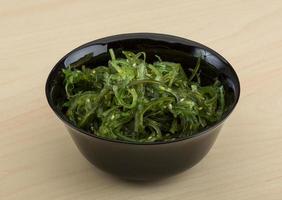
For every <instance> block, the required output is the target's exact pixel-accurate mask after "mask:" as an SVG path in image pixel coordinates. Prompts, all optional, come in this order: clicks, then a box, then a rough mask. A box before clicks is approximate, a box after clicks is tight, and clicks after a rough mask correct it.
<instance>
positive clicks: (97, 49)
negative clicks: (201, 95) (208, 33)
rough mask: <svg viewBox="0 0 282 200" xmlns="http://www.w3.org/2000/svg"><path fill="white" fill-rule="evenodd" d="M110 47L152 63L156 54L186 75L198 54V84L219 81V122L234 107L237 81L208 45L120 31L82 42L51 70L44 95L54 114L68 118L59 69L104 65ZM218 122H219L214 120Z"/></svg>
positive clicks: (222, 59)
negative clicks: (222, 93)
mask: <svg viewBox="0 0 282 200" xmlns="http://www.w3.org/2000/svg"><path fill="white" fill-rule="evenodd" d="M110 48H113V49H114V50H115V54H116V56H117V57H119V56H122V51H123V50H129V51H133V52H140V51H144V52H146V61H147V62H149V63H150V62H154V61H156V60H157V58H156V56H155V55H158V56H160V57H161V58H162V60H164V61H171V62H177V63H181V65H182V67H183V69H184V71H185V72H186V73H187V75H188V76H189V74H190V73H191V72H190V71H189V69H191V68H194V67H195V65H196V61H197V57H199V56H201V57H202V62H201V81H202V84H204V85H205V84H210V83H213V82H214V80H215V79H218V80H220V81H221V82H222V84H223V86H224V88H225V91H226V96H225V98H226V99H225V101H226V105H227V109H226V111H225V113H224V115H223V117H222V121H223V120H224V119H225V118H226V117H227V116H228V115H229V114H230V113H231V111H232V110H233V108H234V107H235V105H236V103H237V101H238V99H239V93H240V85H239V80H238V77H237V75H236V73H235V72H234V70H233V68H232V67H231V65H230V64H229V63H228V62H227V61H226V60H225V59H224V58H223V57H222V56H220V55H219V54H218V53H216V52H215V51H213V50H211V49H210V48H208V47H206V46H204V45H202V44H199V43H196V42H193V41H190V40H187V39H183V38H179V37H175V36H169V35H162V34H150V33H139V34H123V35H117V36H111V37H106V38H102V39H99V40H96V41H93V42H90V43H87V44H85V45H82V46H80V47H78V48H76V49H74V50H73V51H71V52H70V53H68V54H67V55H66V56H64V57H63V58H62V59H61V60H60V61H59V62H58V63H57V64H56V65H55V67H54V68H53V70H52V71H51V73H50V75H49V77H48V80H47V84H46V95H47V99H48V102H49V104H50V106H51V107H52V109H53V110H54V111H55V113H56V114H57V115H59V117H60V118H61V119H63V120H64V121H67V122H69V121H68V119H67V118H66V117H65V115H64V112H65V111H64V110H63V109H62V106H61V105H62V102H64V101H65V100H66V95H65V91H64V86H63V76H62V73H61V70H62V68H66V67H67V66H69V65H70V64H73V63H76V62H79V61H80V60H81V59H84V60H87V62H86V63H85V66H86V67H90V68H93V67H95V66H101V65H105V66H107V64H108V60H109V59H110V56H109V54H108V50H109V49H110ZM217 123H219V122H217Z"/></svg>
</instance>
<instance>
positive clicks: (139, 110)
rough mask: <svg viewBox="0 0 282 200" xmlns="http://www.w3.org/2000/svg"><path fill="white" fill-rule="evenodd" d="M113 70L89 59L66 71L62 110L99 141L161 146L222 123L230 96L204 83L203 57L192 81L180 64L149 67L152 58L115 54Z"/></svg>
mask: <svg viewBox="0 0 282 200" xmlns="http://www.w3.org/2000/svg"><path fill="white" fill-rule="evenodd" d="M108 53H109V54H110V59H109V61H108V66H88V67H86V66H85V63H86V62H87V61H88V60H89V59H91V55H90V54H89V55H86V56H84V57H83V58H81V59H79V60H78V61H76V62H74V63H71V64H70V65H69V66H68V67H67V68H65V69H63V70H62V71H63V76H64V82H63V84H64V88H65V93H66V99H65V102H63V105H62V108H63V110H64V113H65V115H66V116H67V118H68V119H69V120H70V121H71V123H73V124H74V125H75V126H77V127H79V128H81V129H83V130H85V131H87V132H89V133H91V134H95V135H97V136H100V137H103V138H107V139H113V140H121V141H129V142H138V143H146V142H160V141H173V140H175V139H179V138H184V137H187V136H192V135H194V134H197V133H199V131H201V130H203V129H204V128H207V127H209V126H210V125H213V124H214V123H215V122H217V121H219V120H220V119H221V117H222V115H223V113H224V111H225V91H224V87H223V85H222V83H221V82H220V81H219V80H218V79H217V77H214V78H213V80H212V82H210V83H209V84H202V82H201V60H202V58H201V56H199V57H198V58H197V59H196V60H197V62H196V65H195V66H185V68H189V71H188V75H186V74H187V73H185V72H184V70H183V68H182V65H181V64H180V63H176V62H171V61H170V60H163V59H162V58H161V57H159V56H158V55H155V61H153V62H147V61H146V52H132V51H125V50H123V51H122V56H119V57H118V56H116V55H115V50H114V49H109V52H108Z"/></svg>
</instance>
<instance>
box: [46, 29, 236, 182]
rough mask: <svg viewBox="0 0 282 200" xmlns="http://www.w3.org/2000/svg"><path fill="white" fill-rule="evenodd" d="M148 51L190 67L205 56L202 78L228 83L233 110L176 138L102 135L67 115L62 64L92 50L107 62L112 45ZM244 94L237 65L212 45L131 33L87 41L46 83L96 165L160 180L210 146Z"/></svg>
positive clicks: (49, 96) (134, 177) (97, 60)
mask: <svg viewBox="0 0 282 200" xmlns="http://www.w3.org/2000/svg"><path fill="white" fill-rule="evenodd" d="M110 48H114V49H115V53H116V54H119V53H120V52H121V51H122V50H132V51H145V52H146V54H147V61H149V62H150V60H155V55H159V56H160V57H161V58H162V59H163V60H168V61H172V62H179V63H181V64H182V66H183V67H184V70H185V71H186V72H187V69H188V67H187V66H190V67H194V66H195V63H196V57H199V56H202V57H203V62H202V69H201V70H202V72H201V73H202V77H201V78H202V81H203V82H204V84H208V83H210V82H211V81H213V79H214V78H215V77H217V78H218V79H219V80H220V81H221V82H222V83H223V85H224V88H225V91H227V92H226V94H227V95H226V99H225V100H226V102H227V110H226V112H225V113H224V115H223V117H222V119H221V121H219V122H217V123H215V124H213V125H212V126H210V127H207V128H206V129H205V130H202V131H200V132H199V133H198V134H196V135H193V136H190V137H186V138H181V139H177V140H175V141H172V142H154V143H144V144H140V143H134V142H124V141H117V140H110V139H105V138H101V137H98V136H96V135H94V134H91V133H88V132H86V131H84V130H82V129H79V128H77V127H75V126H74V125H73V124H72V123H71V122H70V121H69V120H68V119H67V118H66V116H65V115H64V113H63V111H62V109H61V106H60V105H61V102H63V101H64V100H65V92H64V88H63V84H62V81H63V78H62V76H61V70H62V68H65V67H66V66H68V65H69V64H71V63H74V62H76V61H78V60H79V59H81V58H82V57H84V56H85V55H88V54H91V55H92V57H91V59H89V61H88V62H87V63H86V65H88V64H89V66H93V64H94V65H95V66H97V65H101V64H107V61H108V60H109V55H108V49H110ZM239 95H240V84H239V80H238V77H237V75H236V73H235V71H234V70H233V68H232V67H231V65H230V64H229V63H228V62H227V61H226V60H225V59H224V58H223V57H222V56H221V55H219V54H218V53H216V52H215V51H213V50H212V49H210V48H208V47H206V46H204V45H202V44H199V43H197V42H193V41H191V40H187V39H184V38H180V37H176V36H171V35H164V34H155V33H131V34H122V35H115V36H110V37H105V38H102V39H98V40H95V41H92V42H89V43H87V44H84V45H82V46H80V47H78V48H76V49H74V50H73V51H71V52H70V53H68V54H67V55H66V56H64V57H63V58H62V59H61V60H60V61H59V62H58V63H57V64H56V65H55V67H54V68H53V69H52V71H51V72H50V74H49V77H48V79H47V83H46V96H47V100H48V103H49V105H50V106H51V108H52V109H53V111H54V112H55V113H56V115H57V116H58V117H59V118H60V119H61V120H62V121H63V122H64V124H65V126H66V127H67V130H68V131H69V133H70V134H71V137H72V138H73V140H74V142H75V143H76V145H77V147H78V149H79V150H80V152H81V153H82V154H83V155H84V156H85V157H86V158H87V159H88V160H89V161H90V162H91V163H93V164H94V165H95V166H96V167H98V168H100V169H102V170H104V171H106V172H108V173H110V174H113V175H116V176H118V177H121V178H125V179H131V180H154V179H160V178H164V177H167V176H170V175H174V174H177V173H179V172H182V171H184V170H186V169H188V168H190V167H192V166H194V165H195V164H196V163H198V162H199V161H200V160H201V159H202V158H203V157H204V156H205V155H206V154H207V153H208V151H209V150H210V148H211V147H212V145H213V143H214V142H215V140H216V137H217V135H218V133H219V131H220V129H221V127H222V125H223V122H224V120H225V119H226V118H227V116H229V114H230V113H231V112H232V111H233V109H234V108H235V106H236V104H237V102H238V99H239Z"/></svg>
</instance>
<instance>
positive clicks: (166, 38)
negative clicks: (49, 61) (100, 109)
mask: <svg viewBox="0 0 282 200" xmlns="http://www.w3.org/2000/svg"><path fill="white" fill-rule="evenodd" d="M128 39H149V40H159V41H162V42H167V43H179V44H182V45H188V46H197V47H199V48H202V49H204V50H207V51H208V52H209V53H212V54H213V55H214V56H216V57H217V58H218V59H220V60H221V61H223V62H224V63H225V64H226V66H228V67H229V68H230V70H231V72H232V73H233V75H234V77H235V80H236V81H235V83H234V84H235V85H236V86H237V88H238V91H237V95H234V97H235V100H234V103H233V104H232V106H231V107H230V108H229V110H228V111H227V112H226V114H225V115H224V116H223V117H222V119H221V120H219V121H217V122H216V123H214V124H213V125H211V126H209V127H207V128H205V129H203V130H201V131H199V132H197V133H196V134H194V135H190V136H186V137H183V138H178V139H175V140H172V141H157V142H144V143H142V142H132V141H123V140H115V139H109V138H104V137H101V136H98V135H95V134H92V133H89V132H87V131H85V130H83V129H81V128H78V127H77V126H75V125H73V124H72V123H71V122H70V121H69V120H67V118H66V117H65V116H64V114H62V113H60V112H58V110H57V108H56V106H55V105H54V103H53V101H52V100H51V95H50V93H49V92H48V91H49V90H48V86H49V83H50V82H51V81H52V80H53V79H52V74H53V73H54V71H56V69H57V68H58V67H59V66H60V63H62V61H64V60H65V59H66V58H67V57H68V56H70V55H71V54H72V53H74V52H76V51H78V50H81V49H83V48H85V47H88V46H91V45H95V44H99V43H110V42H114V41H121V40H128ZM172 41H173V42H172ZM240 92H241V87H240V80H239V78H238V75H237V73H236V72H235V70H234V68H233V67H232V65H231V64H230V63H229V62H228V61H227V60H226V59H225V58H224V57H223V56H221V55H220V54H219V53H217V52H216V51H215V50H213V49H211V48H209V47H207V46H205V45H203V44H201V43H199V42H195V41H193V40H190V39H186V38H183V37H179V36H174V35H170V34H163V33H151V32H138V33H123V34H116V35H111V36H106V37H103V38H99V39H95V40H93V41H90V42H87V43H85V44H82V45H80V46H78V47H76V48H74V49H73V50H71V51H70V52H69V53H67V54H66V55H65V56H63V57H62V58H61V59H60V60H59V61H58V62H57V63H56V64H55V66H54V67H53V68H52V70H51V71H50V72H49V74H48V77H47V80H46V83H45V95H46V98H47V102H48V104H49V106H50V107H51V109H52V110H53V112H54V113H55V114H56V115H57V117H58V118H59V119H60V120H61V121H62V122H63V123H64V124H65V125H67V126H68V127H70V128H72V129H74V130H76V131H77V132H79V133H81V134H83V135H84V134H85V135H87V136H90V137H93V138H97V139H99V140H103V141H107V142H113V143H121V144H131V145H161V144H169V143H176V142H181V141H183V140H189V139H195V138H198V137H201V136H203V135H205V134H208V133H209V132H211V130H214V129H216V128H217V127H219V126H221V125H222V124H223V122H224V121H225V120H226V119H227V118H228V117H229V116H230V114H231V113H232V112H233V110H234V109H235V107H236V105H237V104H238V101H239V98H240Z"/></svg>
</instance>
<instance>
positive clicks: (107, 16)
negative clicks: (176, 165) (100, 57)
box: [0, 0, 282, 200]
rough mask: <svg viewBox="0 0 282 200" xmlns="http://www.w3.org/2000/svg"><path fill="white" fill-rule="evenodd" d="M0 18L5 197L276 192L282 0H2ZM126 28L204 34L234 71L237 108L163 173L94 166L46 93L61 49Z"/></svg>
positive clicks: (279, 184)
mask: <svg viewBox="0 0 282 200" xmlns="http://www.w3.org/2000/svg"><path fill="white" fill-rule="evenodd" d="M219 2H222V3H219ZM0 27H1V28H0V199H1V200H18V199H28V200H33V199H34V200H38V199H48V200H50V199H56V200H64V199H66V200H71V199H82V200H84V199H99V200H100V199H102V200H107V199H117V200H131V199H137V200H142V199H152V200H170V199H172V200H175V199H179V200H180V199H181V200H183V199H197V200H202V199H209V200H230V199H236V200H250V199H255V200H260V199H262V200H266V199H267V200H281V199H282V65H281V63H282V1H281V0H277V1H274V0H268V1H265V0H261V1H260V0H258V1H255V0H254V1H245V0H228V1H218V0H210V1H202V0H198V1H184V0H183V1H181V0H174V1H164V0H155V1H153V0H146V1H144V0H138V1H130V0H124V1H114V0H112V1H107V0H97V1H90V0H89V1H78V0H77V1H74V0H61V1H59V0H45V1H43V0H40V1H39V0H37V1H35V0H34V1H31V0H26V1H22V0H13V1H7V0H6V1H2V0H0ZM126 32H161V33H168V34H173V35H178V36H182V37H186V38H190V39H192V40H196V41H199V42H201V43H204V44H206V45H207V46H209V47H211V48H213V49H215V50H216V51H218V52H219V53H221V54H222V55H223V56H224V57H225V58H226V59H227V60H229V61H230V63H231V64H232V65H234V67H235V70H236V71H237V72H238V75H239V77H240V80H241V87H242V94H241V99H240V102H239V104H238V107H237V109H236V110H235V111H234V113H233V114H232V116H231V117H230V118H229V119H228V120H227V122H226V124H225V126H224V128H223V130H222V132H221V134H220V135H219V137H218V140H217V142H216V144H215V145H214V146H213V148H212V150H211V151H210V152H209V154H208V155H207V156H206V157H205V159H204V160H202V162H201V163H199V164H198V165H197V166H195V167H194V168H192V169H191V170H189V171H186V172H184V173H182V174H180V175H177V176H175V177H172V178H169V179H166V180H163V181H160V182H155V183H130V182H124V181H121V180H118V179H114V178H112V177H110V176H109V175H107V174H104V173H103V172H101V171H99V170H97V169H96V168H94V167H92V166H91V165H90V164H89V163H88V161H86V160H85V159H84V157H82V155H81V154H80V153H79V152H78V150H77V148H76V147H75V145H74V143H73V141H72V140H71V138H70V136H69V134H68V133H67V132H66V130H65V128H64V126H63V124H62V123H61V122H60V121H59V120H58V119H57V117H56V116H55V115H54V113H53V112H52V111H51V109H50V108H49V106H48V105H47V102H46V99H45V94H44V84H45V80H46V78H47V75H48V73H49V71H50V70H51V68H52V67H53V65H54V64H55V63H56V62H57V61H58V60H59V59H60V58H61V57H62V56H63V55H64V54H66V53H67V52H69V51H70V50H72V49H73V48H75V47H77V46H79V45H81V44H83V43H86V42H88V41H91V40H93V39H97V38H99V37H103V36H108V35H112V34H118V33H126Z"/></svg>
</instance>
